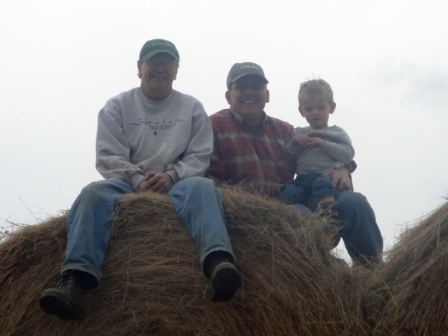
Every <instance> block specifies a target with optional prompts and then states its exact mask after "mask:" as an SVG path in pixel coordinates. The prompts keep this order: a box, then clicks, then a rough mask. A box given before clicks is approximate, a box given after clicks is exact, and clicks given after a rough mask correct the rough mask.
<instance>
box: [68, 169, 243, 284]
mask: <svg viewBox="0 0 448 336" xmlns="http://www.w3.org/2000/svg"><path fill="white" fill-rule="evenodd" d="M131 192H136V190H135V188H134V187H133V186H131V185H130V184H128V183H126V182H125V181H124V180H123V179H121V178H118V177H114V178H110V179H107V180H102V181H98V182H93V183H91V184H89V185H88V186H86V187H85V188H84V189H83V190H82V191H81V194H80V195H79V196H78V198H77V199H76V201H75V203H74V204H73V206H72V208H71V209H70V212H69V214H68V216H67V221H66V225H67V248H66V251H65V260H64V263H63V265H62V272H63V271H65V270H79V271H83V272H86V273H88V274H90V275H91V276H93V277H94V279H95V280H96V281H94V283H93V284H92V285H90V286H89V287H94V286H95V285H97V284H98V282H99V280H100V278H101V269H102V264H103V261H104V258H105V255H106V252H107V247H108V242H109V235H110V230H111V226H112V221H111V216H112V214H113V213H114V211H115V209H116V206H117V203H118V202H119V201H120V199H121V197H122V196H123V195H124V194H127V193H131ZM168 196H169V197H170V198H171V200H172V202H173V205H174V208H175V210H176V213H177V214H178V216H179V217H180V219H181V220H182V221H183V222H184V223H185V224H186V226H187V228H188V231H189V232H190V235H191V236H192V237H193V239H194V240H195V241H196V243H197V245H198V248H199V256H200V258H201V264H202V263H203V261H204V258H205V257H206V256H207V255H208V254H209V253H210V252H213V251H225V252H228V253H230V255H231V256H232V257H233V258H234V256H233V251H232V247H231V244H230V240H229V236H228V234H227V230H226V227H225V223H224V211H223V205H222V196H221V190H220V189H218V188H216V187H215V185H214V182H213V181H212V180H210V179H206V178H201V177H191V178H187V179H184V180H181V181H179V182H177V183H175V184H174V185H173V186H172V187H171V189H170V190H169V192H168Z"/></svg>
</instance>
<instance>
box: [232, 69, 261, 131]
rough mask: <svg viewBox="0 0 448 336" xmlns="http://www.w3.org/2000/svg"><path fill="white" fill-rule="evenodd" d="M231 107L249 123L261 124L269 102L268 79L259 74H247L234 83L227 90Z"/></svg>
mask: <svg viewBox="0 0 448 336" xmlns="http://www.w3.org/2000/svg"><path fill="white" fill-rule="evenodd" d="M226 99H227V102H228V103H229V105H230V109H231V110H232V111H234V112H236V113H238V114H239V115H240V116H241V117H242V118H244V119H245V120H246V121H247V122H248V123H250V124H252V125H260V123H261V115H262V114H263V109H264V107H265V105H266V103H268V102H269V91H268V89H267V88H266V81H265V80H264V79H263V78H261V77H260V76H257V75H247V76H244V77H242V78H240V79H238V80H237V81H236V82H234V83H232V85H231V86H230V88H229V90H228V91H226Z"/></svg>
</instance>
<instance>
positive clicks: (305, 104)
mask: <svg viewBox="0 0 448 336" xmlns="http://www.w3.org/2000/svg"><path fill="white" fill-rule="evenodd" d="M300 105H301V106H300V107H299V111H300V114H301V115H302V116H303V117H304V118H305V119H306V121H308V123H309V124H310V126H312V127H314V128H315V129H321V128H325V127H328V119H329V118H330V114H332V113H333V112H334V110H335V109H336V103H329V102H328V100H327V99H326V98H325V97H324V96H323V95H311V96H308V97H306V98H305V99H303V101H302V102H301V104H300Z"/></svg>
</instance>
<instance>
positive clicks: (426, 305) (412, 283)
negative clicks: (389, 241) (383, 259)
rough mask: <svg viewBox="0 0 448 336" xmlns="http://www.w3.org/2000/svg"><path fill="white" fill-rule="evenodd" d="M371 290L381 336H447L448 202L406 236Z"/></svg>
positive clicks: (371, 305) (392, 251)
mask: <svg viewBox="0 0 448 336" xmlns="http://www.w3.org/2000/svg"><path fill="white" fill-rule="evenodd" d="M370 291H371V294H372V301H371V302H369V306H370V311H371V319H372V321H374V329H375V330H376V331H377V332H378V333H381V334H384V335H386V334H387V333H388V332H389V334H390V335H448V203H445V204H444V205H442V206H441V207H440V208H439V209H437V210H436V211H434V212H432V213H431V214H430V215H429V216H428V217H426V218H425V219H423V220H422V221H421V222H420V223H419V224H418V225H416V226H415V227H413V228H410V229H407V230H405V231H404V232H403V233H402V235H401V237H400V239H399V241H398V243H397V244H396V246H395V247H394V248H393V249H392V250H391V251H390V254H389V258H388V262H387V263H386V264H385V265H384V267H382V268H380V270H379V277H376V278H374V282H373V283H372V285H371V287H370Z"/></svg>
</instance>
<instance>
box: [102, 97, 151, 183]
mask: <svg viewBox="0 0 448 336" xmlns="http://www.w3.org/2000/svg"><path fill="white" fill-rule="evenodd" d="M130 152H131V149H130V146H129V144H128V141H127V140H126V137H125V135H124V131H123V119H122V111H121V108H120V106H119V105H118V104H116V105H115V104H106V107H105V108H103V109H102V110H101V111H100V112H99V114H98V130H97V137H96V168H97V170H98V172H99V173H100V174H101V175H102V176H103V177H104V178H110V177H121V178H123V179H124V180H125V181H126V182H127V183H129V184H131V185H133V186H134V187H135V188H137V186H138V184H139V183H140V182H141V180H143V177H144V173H143V171H142V170H141V169H140V168H139V167H137V166H136V165H134V164H132V163H131V162H130Z"/></svg>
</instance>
